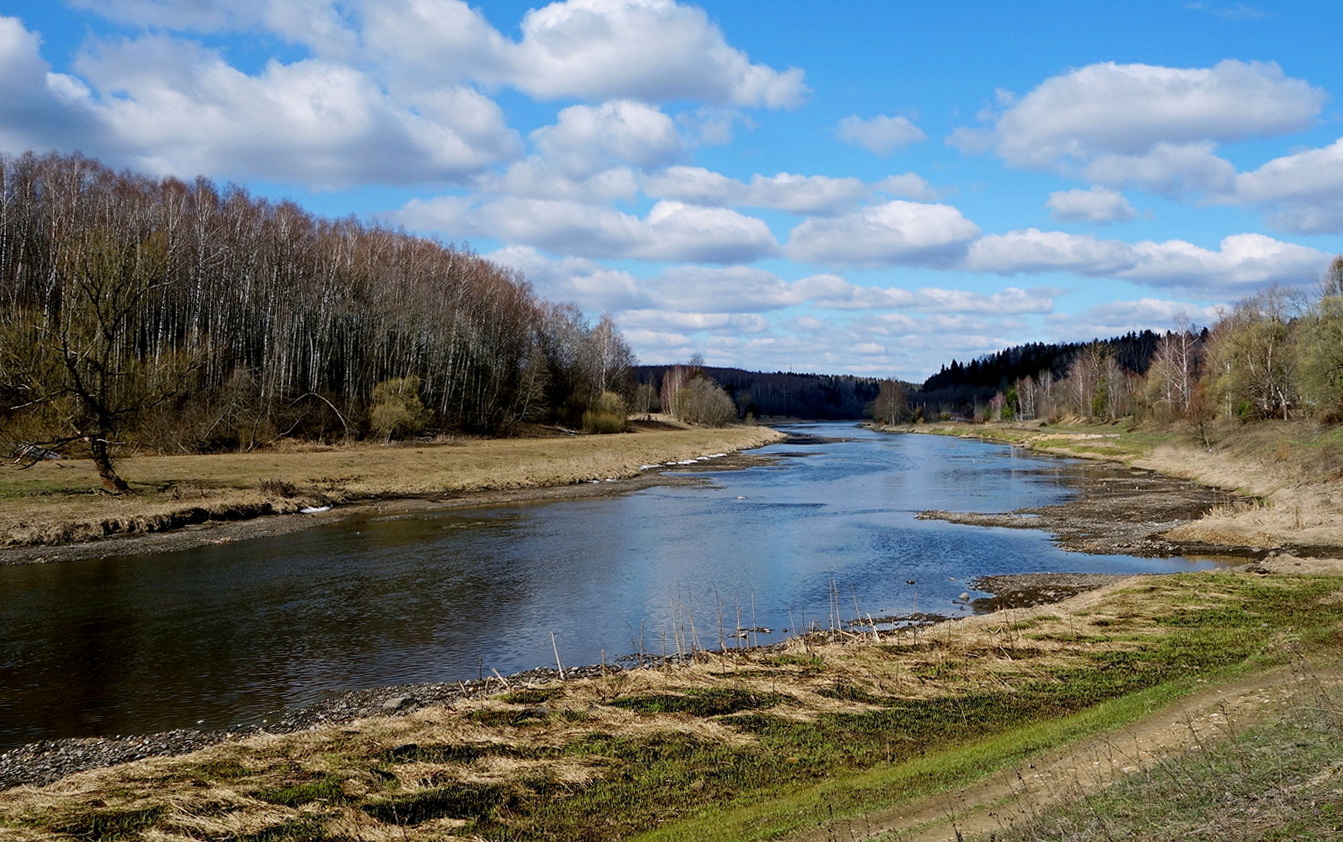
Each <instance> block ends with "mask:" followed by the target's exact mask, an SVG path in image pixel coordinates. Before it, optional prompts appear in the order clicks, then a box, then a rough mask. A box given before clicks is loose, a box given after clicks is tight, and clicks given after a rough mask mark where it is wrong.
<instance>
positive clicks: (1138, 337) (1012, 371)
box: [909, 329, 1207, 415]
mask: <svg viewBox="0 0 1343 842" xmlns="http://www.w3.org/2000/svg"><path fill="white" fill-rule="evenodd" d="M1161 337H1162V334H1158V333H1155V332H1153V331H1150V330H1144V331H1142V332H1140V333H1138V332H1130V333H1126V334H1124V335H1123V336H1116V337H1114V338H1112V339H1099V340H1095V341H1092V342H1065V343H1044V342H1032V343H1028V344H1025V345H1017V346H1014V347H1011V348H1007V349H1005V350H1002V351H997V352H995V353H992V354H985V355H983V356H981V357H977V358H975V359H973V360H970V361H969V362H966V363H961V362H958V361H956V360H952V361H951V363H950V364H948V365H944V366H942V370H941V371H939V372H938V373H937V374H934V375H933V376H932V377H929V378H928V379H927V380H925V381H924V382H923V385H922V387H920V388H919V389H918V391H917V392H913V393H910V395H909V399H910V401H911V403H912V404H913V405H916V406H921V407H924V408H925V409H927V410H934V411H939V410H940V411H941V412H942V413H944V414H945V413H951V414H954V415H968V414H969V415H972V414H973V413H974V410H975V407H976V406H980V407H982V406H985V405H987V404H988V403H989V402H990V401H991V400H992V399H993V397H994V395H996V394H998V393H1000V392H1006V391H1007V390H1009V389H1010V388H1011V387H1012V386H1014V385H1015V384H1017V383H1019V382H1021V381H1024V380H1026V379H1028V378H1039V377H1040V376H1041V375H1047V376H1048V377H1049V378H1051V379H1052V380H1055V381H1062V380H1063V379H1064V378H1066V377H1067V375H1068V371H1069V369H1070V368H1071V367H1072V365H1073V363H1074V362H1075V361H1076V360H1077V359H1078V357H1080V356H1081V355H1082V354H1083V353H1084V352H1087V351H1089V350H1095V349H1100V350H1101V351H1102V352H1103V353H1104V354H1105V356H1106V357H1108V358H1110V359H1112V360H1113V361H1114V363H1115V365H1117V366H1118V368H1119V369H1120V370H1121V371H1123V372H1126V373H1128V374H1130V375H1137V376H1144V375H1146V374H1147V371H1148V369H1149V368H1151V365H1152V361H1153V359H1154V358H1155V357H1156V354H1157V349H1158V347H1159V346H1160V344H1161ZM1206 339H1207V330H1206V329H1204V330H1203V331H1201V333H1200V335H1199V341H1200V342H1203V341H1206Z"/></svg>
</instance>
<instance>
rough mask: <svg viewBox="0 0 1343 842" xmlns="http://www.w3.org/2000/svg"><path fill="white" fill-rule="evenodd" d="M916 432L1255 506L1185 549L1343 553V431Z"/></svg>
mask: <svg viewBox="0 0 1343 842" xmlns="http://www.w3.org/2000/svg"><path fill="white" fill-rule="evenodd" d="M907 429H911V430H917V431H919V432H931V433H941V434H945V435H971V436H975V437H980V438H985V439H989V440H992V441H1000V442H1004V443H1008V444H1014V445H1018V446H1022V447H1029V448H1032V449H1035V450H1039V451H1041V452H1044V453H1052V454H1055V455H1059V456H1071V457H1077V458H1083V459H1105V460H1110V461H1116V462H1123V463H1125V464H1128V465H1132V466H1134V467H1137V468H1143V469H1146V470H1152V471H1158V472H1160V473H1163V474H1167V475H1169V476H1175V477H1181V478H1184V479H1190V480H1193V481H1195V482H1199V483H1203V484H1205V485H1210V486H1216V487H1218V488H1225V489H1227V490H1229V491H1235V492H1237V493H1238V494H1240V495H1243V496H1246V497H1249V498H1251V499H1252V501H1253V502H1251V503H1248V504H1243V505H1238V506H1231V507H1225V508H1222V509H1219V510H1216V511H1213V512H1212V513H1210V514H1209V515H1208V516H1206V517H1204V518H1202V519H1200V520H1198V521H1195V522H1192V523H1189V524H1186V525H1183V526H1181V527H1179V528H1178V529H1176V530H1175V531H1174V532H1172V533H1170V537H1171V538H1173V539H1176V540H1183V541H1197V542H1205V543H1209V544H1224V545H1231V546H1259V547H1278V546H1288V547H1292V548H1296V549H1305V550H1311V551H1330V550H1335V549H1337V548H1340V547H1343V483H1341V482H1340V481H1339V480H1340V479H1341V478H1343V426H1338V425H1329V426H1325V425H1319V424H1315V423H1313V422H1269V421H1266V422H1261V423H1256V424H1232V423H1227V424H1223V425H1214V426H1210V427H1208V428H1206V429H1205V430H1197V429H1193V428H1188V427H1144V426H1134V425H1130V424H1119V425H1103V424H1086V425H1061V426H1042V425H1038V424H976V425H973V426H969V425H965V424H929V425H920V426H918V427H913V428H907Z"/></svg>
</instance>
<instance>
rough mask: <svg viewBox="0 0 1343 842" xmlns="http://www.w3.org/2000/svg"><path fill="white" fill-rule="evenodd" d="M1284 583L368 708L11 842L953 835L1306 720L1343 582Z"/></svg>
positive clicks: (57, 804) (1240, 584)
mask: <svg viewBox="0 0 1343 842" xmlns="http://www.w3.org/2000/svg"><path fill="white" fill-rule="evenodd" d="M1266 564H1267V565H1268V566H1266V567H1265V568H1263V569H1261V570H1259V571H1257V572H1250V571H1221V572H1214V573H1191V574H1178V575H1174V576H1144V577H1130V578H1124V579H1120V580H1118V581H1111V582H1110V583H1109V584H1106V585H1104V586H1103V587H1100V588H1099V589H1096V590H1093V591H1091V592H1088V593H1083V594H1081V595H1078V596H1075V597H1072V598H1070V599H1068V600H1065V601H1063V602H1060V603H1057V604H1054V605H1048V606H1033V607H1031V608H1028V609H1009V610H1004V611H1000V612H997V613H993V614H986V615H979V616H975V617H969V618H964V619H961V620H955V621H951V622H947V623H943V624H941V625H938V626H934V627H911V628H908V629H905V630H903V631H900V632H880V633H877V634H870V633H869V634H854V633H849V632H845V631H843V630H839V629H832V630H822V631H820V632H816V633H812V634H809V635H803V636H799V637H797V638H794V639H792V640H790V641H788V642H787V643H786V644H784V645H781V646H777V647H772V648H768V649H744V650H727V651H722V652H704V651H701V652H697V653H695V654H694V655H693V657H689V658H685V659H683V660H682V662H680V663H678V664H673V665H663V666H658V667H655V668H650V669H632V670H615V669H611V668H606V669H602V668H600V667H599V668H594V669H592V670H590V671H570V674H568V675H566V677H565V678H566V680H563V681H561V680H558V679H559V676H558V675H557V674H556V673H555V671H551V670H543V671H536V672H534V673H527V674H522V675H518V676H512V677H508V678H496V679H494V680H492V681H491V682H488V684H489V686H488V687H486V688H479V689H483V690H484V692H468V691H471V690H473V689H477V688H471V687H468V686H466V685H462V686H461V687H458V688H455V691H454V689H453V688H448V687H447V686H444V687H442V688H439V689H441V690H442V692H443V693H444V695H443V697H442V698H438V697H435V696H434V695H432V692H433V688H428V687H422V688H384V689H382V690H379V691H369V692H368V693H367V694H365V695H364V696H363V697H359V698H357V699H354V700H351V699H345V700H341V701H339V702H338V703H335V707H334V708H331V707H329V708H328V709H327V710H326V711H325V715H327V716H329V717H330V718H329V719H328V720H327V721H325V722H310V723H308V727H302V728H294V729H292V730H291V729H287V728H285V727H276V728H275V729H273V730H271V731H256V732H253V733H249V734H241V735H239V734H235V735H230V736H229V737H228V738H227V739H224V740H222V741H218V742H215V743H214V744H213V745H207V746H205V747H200V748H198V750H196V751H193V752H192V753H189V754H184V755H181V756H152V757H147V758H145V759H141V760H137V761H136V762H133V763H127V764H122V765H118V766H109V767H106V768H88V769H87V770H86V771H82V772H78V773H76V774H73V775H68V776H66V777H63V778H61V779H60V780H59V781H57V782H54V783H50V784H47V785H44V786H19V787H17V788H12V789H9V790H6V791H4V792H0V826H4V827H5V828H6V829H7V832H8V833H10V834H13V838H15V839H17V840H37V839H53V838H56V839H61V838H75V839H94V838H108V839H110V838H114V837H115V838H122V839H135V838H146V839H148V838H183V839H205V838H212V839H213V838H228V839H237V840H243V839H249V840H250V839H262V838H265V839H295V840H297V839H305V840H318V839H380V838H398V839H405V840H429V839H435V840H444V839H448V840H452V839H474V838H480V837H482V836H497V835H499V834H509V833H511V834H513V835H514V836H516V837H521V838H536V839H568V838H579V837H580V836H581V837H582V838H590V839H611V840H615V839H626V838H631V837H633V836H636V835H638V834H640V833H645V832H649V831H650V830H652V829H656V830H655V831H653V832H651V833H650V834H649V836H648V838H650V839H652V838H656V839H688V838H693V839H706V840H707V839H725V840H727V839H731V840H738V839H740V840H745V839H757V838H765V837H768V838H776V837H779V836H783V835H789V834H798V835H799V838H809V839H810V838H815V839H822V838H833V837H832V836H827V835H825V834H827V833H833V832H834V828H835V827H844V828H849V829H855V828H856V829H858V830H861V829H863V828H867V829H868V830H870V831H871V830H882V829H903V828H904V827H905V825H900V824H891V823H890V821H891V820H890V818H889V817H890V816H891V815H892V812H891V811H893V810H894V811H895V812H897V813H900V814H901V815H904V814H906V813H908V814H909V815H916V816H919V817H921V818H920V821H921V822H926V821H928V820H930V819H932V820H940V821H942V822H943V823H945V822H947V821H948V820H950V821H952V822H957V821H961V822H963V821H964V818H965V816H967V815H969V814H971V813H974V812H977V811H982V810H984V809H985V808H989V810H990V812H988V813H982V812H981V815H983V816H986V817H987V818H988V819H989V820H990V822H991V821H992V816H993V815H994V814H993V813H992V808H993V804H995V803H997V799H999V798H1001V796H1002V792H999V791H998V790H997V789H989V790H986V791H987V792H989V793H990V795H989V796H985V799H977V798H971V797H967V796H966V795H965V794H964V792H965V791H964V790H960V789H959V787H962V786H964V785H968V784H969V783H971V782H973V781H976V780H981V779H985V776H986V775H992V774H997V775H998V776H999V777H1000V778H1003V779H1005V780H1009V781H1010V780H1014V779H1016V778H1017V776H1019V774H1020V772H1014V771H1013V770H1030V771H1028V772H1027V774H1031V775H1034V774H1035V770H1036V769H1037V766H1036V764H1037V762H1038V759H1039V758H1041V757H1044V756H1045V755H1046V754H1049V755H1050V756H1051V757H1052V758H1053V759H1052V760H1051V761H1050V766H1049V767H1048V768H1050V769H1053V770H1054V771H1055V772H1056V773H1057V774H1059V775H1067V774H1069V773H1070V770H1071V769H1072V768H1073V766H1072V765H1070V764H1076V763H1081V762H1082V760H1083V758H1082V755H1081V754H1079V753H1078V751H1074V750H1073V749H1071V748H1070V747H1071V746H1072V745H1073V744H1074V743H1075V742H1076V741H1078V740H1082V739H1083V738H1086V737H1088V736H1089V735H1096V739H1092V740H1091V741H1090V745H1091V746H1092V748H1093V749H1094V747H1095V746H1097V745H1099V746H1101V747H1102V748H1104V746H1105V745H1107V741H1108V740H1113V739H1115V738H1114V737H1105V736H1104V735H1105V734H1106V733H1107V732H1115V731H1118V733H1120V734H1121V735H1123V734H1128V735H1132V734H1134V733H1139V732H1141V733H1144V734H1146V733H1147V732H1148V731H1149V730H1150V729H1146V728H1144V727H1141V726H1137V725H1135V723H1139V722H1146V721H1147V720H1148V719H1149V718H1150V717H1151V716H1152V715H1153V714H1154V713H1155V714H1159V715H1160V717H1161V720H1160V721H1162V722H1175V723H1179V722H1183V721H1187V716H1185V715H1184V714H1185V713H1188V712H1191V711H1196V712H1197V713H1198V717H1199V718H1200V721H1201V719H1202V717H1204V716H1206V712H1205V711H1204V710H1203V708H1204V707H1206V705H1205V704H1204V703H1203V702H1201V701H1199V699H1200V698H1202V696H1207V693H1205V692H1204V691H1207V690H1209V688H1214V687H1222V686H1235V687H1238V688H1239V689H1238V690H1237V692H1236V698H1245V699H1249V700H1251V701H1253V700H1254V699H1257V698H1259V697H1260V696H1264V697H1265V698H1267V697H1268V695H1266V694H1271V695H1272V697H1273V698H1274V700H1275V701H1274V702H1273V704H1272V705H1271V706H1268V707H1265V706H1263V705H1260V706H1259V707H1258V708H1257V709H1256V711H1267V710H1270V709H1271V710H1272V711H1274V712H1280V711H1283V710H1289V709H1291V708H1287V707H1284V705H1285V704H1286V703H1287V702H1288V701H1292V703H1293V704H1295V703H1296V702H1295V700H1296V699H1297V698H1300V696H1301V692H1302V688H1300V687H1297V686H1295V685H1293V684H1292V683H1291V682H1290V681H1284V680H1282V679H1281V678H1279V679H1274V678H1272V676H1273V675H1275V673H1272V669H1273V668H1274V667H1276V666H1279V665H1286V664H1289V663H1290V664H1292V665H1293V668H1294V669H1293V674H1298V673H1297V672H1296V670H1299V669H1308V670H1310V671H1311V672H1310V673H1309V674H1310V675H1312V676H1314V677H1315V680H1316V684H1312V685H1310V686H1311V687H1312V688H1313V687H1315V686H1317V685H1318V680H1319V679H1320V677H1322V676H1325V675H1329V676H1335V677H1336V672H1337V665H1336V664H1334V663H1333V662H1332V661H1329V660H1328V658H1329V655H1328V651H1327V650H1328V645H1329V641H1331V640H1334V639H1336V635H1337V634H1338V633H1339V630H1340V628H1343V603H1341V602H1340V600H1339V598H1338V596H1339V594H1340V592H1343V591H1340V588H1341V587H1343V579H1340V578H1339V577H1338V572H1339V571H1338V569H1337V568H1336V567H1327V566H1325V567H1322V566H1320V565H1321V563H1320V562H1317V561H1310V560H1305V561H1301V560H1297V561H1296V562H1284V561H1282V560H1272V561H1269V562H1267V563H1266ZM1319 659H1324V660H1319ZM1306 664H1311V665H1313V666H1303V665H1306ZM1265 670H1268V672H1265ZM1261 675H1262V676H1264V677H1263V678H1258V677H1256V676H1261ZM1332 680H1333V679H1332V678H1331V679H1330V681H1332ZM1305 689H1310V688H1305ZM1280 691H1281V692H1280ZM1312 692H1313V691H1312ZM417 693H419V694H420V695H416V694H417ZM1279 693H1280V695H1277V694H1279ZM1200 694H1202V695H1201V696H1200ZM1186 698H1187V699H1188V700H1189V701H1186ZM1216 698H1217V699H1218V700H1219V704H1220V703H1221V702H1222V701H1224V700H1225V699H1227V698H1229V697H1228V696H1227V695H1226V694H1225V693H1223V694H1221V695H1218V696H1216ZM1205 701H1206V700H1205ZM1305 702H1306V703H1309V704H1315V703H1317V702H1318V697H1316V696H1311V697H1310V698H1309V699H1305ZM342 705H345V706H346V707H344V708H342V707H341V706H342ZM1233 707H1234V706H1233ZM1220 709H1221V710H1222V711H1223V712H1225V711H1226V710H1227V709H1228V708H1227V707H1225V706H1223V707H1221V708H1220ZM341 710H343V711H344V713H339V711H341ZM1182 712H1183V713H1182ZM1252 713H1253V715H1254V716H1258V715H1259V713H1258V712H1252ZM1250 715H1251V714H1250V713H1247V714H1246V716H1247V717H1249V716H1250ZM1249 721H1250V720H1249V719H1246V720H1238V721H1236V722H1234V723H1229V724H1228V725H1226V726H1224V727H1226V728H1230V729H1239V728H1241V727H1243V726H1244V725H1246V724H1248V723H1249ZM1215 737H1216V734H1215V733H1213V732H1207V733H1194V734H1193V735H1192V738H1191V732H1189V731H1188V730H1184V731H1182V730H1181V729H1178V728H1176V729H1173V730H1171V731H1170V733H1169V734H1166V735H1164V736H1161V735H1156V736H1152V737H1151V738H1150V740H1149V744H1147V745H1145V748H1144V754H1143V756H1142V757H1136V758H1128V757H1126V758H1125V764H1115V765H1114V766H1113V767H1111V768H1109V769H1108V770H1106V772H1107V774H1106V775H1105V776H1102V777H1103V778H1106V779H1113V778H1115V777H1119V776H1120V775H1121V774H1122V773H1123V771H1124V770H1125V769H1133V768H1143V767H1145V766H1147V765H1148V764H1150V763H1155V762H1157V761H1158V760H1159V759H1160V758H1161V757H1163V756H1166V755H1169V754H1170V753H1171V752H1179V751H1182V750H1185V749H1187V748H1189V746H1190V744H1196V745H1207V744H1208V743H1209V742H1210V741H1212V740H1213V739H1215ZM142 742H144V743H147V744H151V745H152V743H153V739H148V740H143V741H142ZM1083 745H1085V744H1083ZM67 748H68V749H69V750H70V752H69V753H70V754H71V755H76V754H78V753H79V752H80V751H86V752H87V751H89V750H91V749H93V748H94V747H93V746H88V745H82V746H81V745H69V746H67ZM1079 751H1080V750H1079ZM1051 753H1052V754H1051ZM1088 756H1089V755H1088ZM15 759H20V758H18V757H16V758H15ZM1336 759H1337V758H1335V757H1333V755H1332V754H1331V755H1330V757H1329V759H1328V762H1329V763H1332V762H1334V761H1335V760H1336ZM54 762H61V761H59V760H56V761H54ZM1121 765H1123V767H1124V768H1123V769H1121V768H1120V766H1121ZM1039 768H1044V767H1043V766H1041V767H1039ZM57 771H59V770H58V769H53V774H52V776H53V777H54V776H55V773H56V772H57ZM1056 789H1057V788H1056ZM1219 791H1220V790H1219ZM1061 793H1062V790H1059V791H1058V792H1055V793H1053V794H1047V795H1046V796H1044V797H1045V798H1048V799H1051V800H1052V799H1056V798H1057V797H1058V795H1059V794H1061ZM990 796H991V797H990ZM980 801H983V803H980ZM1032 803H1036V804H1038V803H1040V802H1038V801H1036V802H1032ZM902 805H904V806H902ZM919 805H923V806H922V807H920V806H919ZM929 805H932V806H929ZM930 810H931V812H930ZM837 823H842V824H837ZM958 826H959V825H958ZM988 826H989V827H990V828H992V827H993V826H994V825H993V824H992V823H990V824H989V825H988ZM818 827H820V828H823V830H816V828H818ZM809 828H810V830H809ZM824 828H828V829H824ZM845 835H846V836H847V835H849V833H848V832H846V833H845ZM641 838H642V837H641Z"/></svg>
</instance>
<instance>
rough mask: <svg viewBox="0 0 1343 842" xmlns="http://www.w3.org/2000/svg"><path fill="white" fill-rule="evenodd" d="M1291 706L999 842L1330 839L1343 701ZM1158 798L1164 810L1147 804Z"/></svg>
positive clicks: (1337, 798) (1003, 835)
mask: <svg viewBox="0 0 1343 842" xmlns="http://www.w3.org/2000/svg"><path fill="white" fill-rule="evenodd" d="M1311 701H1312V702H1314V703H1313V704H1309V705H1305V706H1301V707H1298V708H1296V709H1293V710H1291V711H1290V712H1289V715H1287V716H1284V717H1283V718H1282V719H1280V720H1279V721H1276V722H1272V723H1269V724H1266V725H1261V726H1255V727H1251V728H1246V729H1243V730H1236V729H1235V728H1234V727H1233V726H1234V723H1233V726H1228V729H1227V730H1226V731H1225V732H1224V733H1223V734H1222V735H1221V736H1220V737H1218V738H1214V739H1204V740H1201V741H1200V750H1199V751H1197V752H1191V753H1189V754H1186V755H1184V756H1181V757H1175V758H1170V759H1167V760H1164V761H1162V762H1161V763H1159V764H1157V765H1155V766H1153V767H1151V768H1148V769H1144V770H1142V771H1140V772H1136V773H1134V774H1131V775H1127V776H1124V777H1122V778H1120V780H1119V781H1117V782H1116V783H1115V784H1113V785H1111V786H1109V787H1106V788H1104V789H1102V790H1100V791H1097V792H1093V793H1089V794H1087V795H1085V796H1084V797H1081V798H1077V799H1074V800H1071V801H1068V802H1065V803H1062V804H1058V805H1055V806H1050V807H1043V808H1039V809H1036V810H1034V811H1032V813H1031V814H1030V818H1029V819H1028V820H1027V821H1026V822H1024V823H1022V824H1020V825H1018V826H1016V827H1014V828H1010V829H1004V830H1000V831H997V832H995V833H994V834H993V837H992V838H993V839H996V840H999V842H1026V840H1070V842H1090V841H1091V840H1095V841H1096V842H1101V840H1110V839H1119V838H1124V839H1146V840H1171V842H1174V840H1182V839H1194V838H1205V839H1218V840H1221V842H1241V840H1244V842H1249V840H1283V841H1284V842H1285V840H1333V839H1339V838H1343V792H1340V790H1339V786H1338V784H1339V777H1340V770H1343V740H1340V737H1343V732H1340V725H1343V721H1340V720H1339V718H1338V714H1339V709H1338V707H1337V705H1338V702H1339V700H1338V699H1336V698H1334V699H1332V700H1326V702H1325V704H1324V705H1323V706H1321V705H1320V704H1318V702H1319V700H1311ZM1153 805H1160V809H1153Z"/></svg>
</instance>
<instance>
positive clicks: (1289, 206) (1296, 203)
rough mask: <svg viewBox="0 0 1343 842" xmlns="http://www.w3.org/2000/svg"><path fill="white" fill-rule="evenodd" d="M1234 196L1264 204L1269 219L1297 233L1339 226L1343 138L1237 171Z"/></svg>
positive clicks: (1341, 218) (1324, 231)
mask: <svg viewBox="0 0 1343 842" xmlns="http://www.w3.org/2000/svg"><path fill="white" fill-rule="evenodd" d="M1234 192H1235V198H1236V200H1238V201H1242V202H1254V203H1260V204H1263V205H1266V206H1267V207H1268V208H1269V209H1270V212H1271V213H1270V221H1271V222H1273V223H1274V224H1275V225H1277V226H1279V227H1281V228H1284V229H1286V230H1288V231H1295V232H1297V233H1301V234H1334V233H1338V232H1340V231H1343V139H1340V140H1337V141H1334V143H1332V144H1330V145H1329V146H1326V147H1324V148H1322V149H1309V150H1306V151H1304V152H1298V153H1296V154H1293V155H1286V156H1283V157H1281V158H1275V159H1274V160H1272V161H1269V162H1268V163H1266V164H1264V165H1263V166H1262V167H1260V168H1259V169H1257V170H1254V171H1253V172H1248V173H1243V174H1241V175H1239V176H1237V177H1236V185H1235V191H1234Z"/></svg>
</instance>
